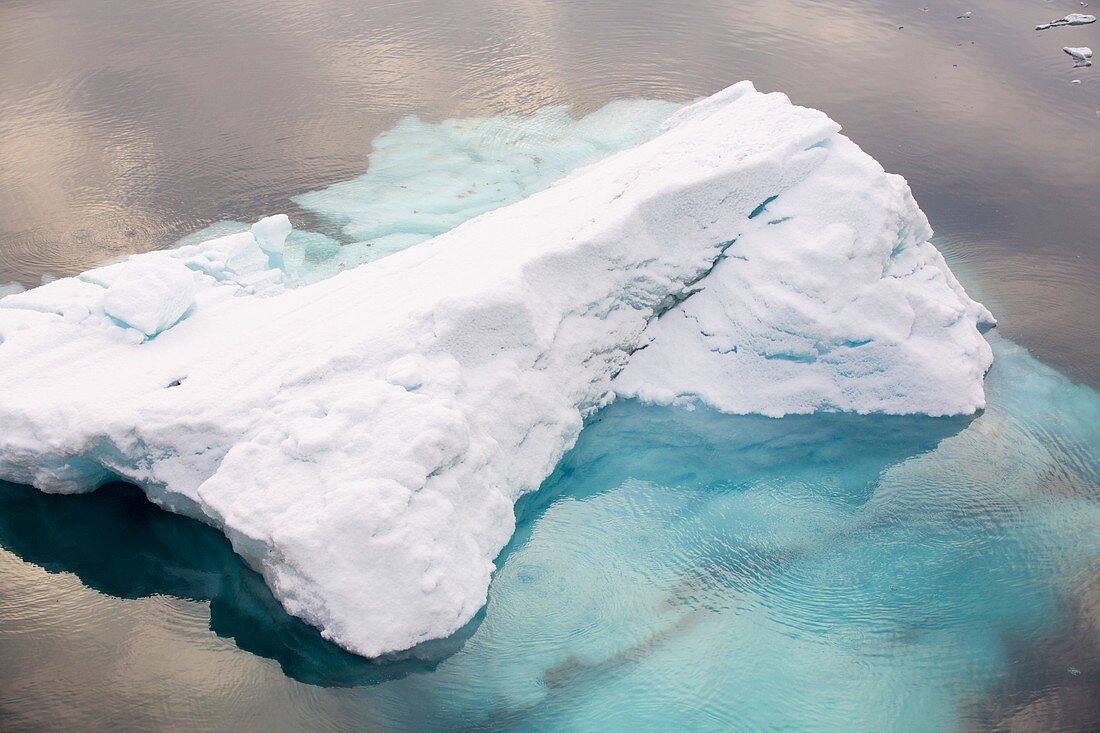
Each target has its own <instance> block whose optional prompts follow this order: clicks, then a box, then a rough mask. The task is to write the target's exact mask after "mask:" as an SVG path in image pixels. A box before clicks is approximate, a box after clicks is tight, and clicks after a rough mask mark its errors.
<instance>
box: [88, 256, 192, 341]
mask: <svg viewBox="0 0 1100 733" xmlns="http://www.w3.org/2000/svg"><path fill="white" fill-rule="evenodd" d="M195 289H196V288H195V276H194V274H192V272H191V270H189V269H188V268H187V267H186V266H185V265H183V264H182V263H180V262H179V261H177V260H174V259H168V258H163V259H153V258H147V259H135V260H131V261H130V262H128V263H126V265H125V267H124V268H123V270H122V271H121V272H120V273H119V275H118V277H117V278H116V279H115V281H114V282H113V283H111V286H110V287H109V288H107V292H106V294H104V296H103V310H104V312H105V313H106V314H107V315H109V316H110V317H112V318H114V319H115V320H117V321H119V322H121V323H123V324H125V325H127V326H130V327H132V328H136V329H137V330H139V331H141V332H142V333H144V334H145V335H146V336H149V337H152V336H155V335H157V334H158V333H160V332H161V331H163V330H165V329H166V328H169V327H170V326H172V325H174V324H175V323H176V321H178V320H179V319H180V318H181V317H182V316H183V314H184V313H186V312H187V309H188V308H190V307H191V304H192V303H193V302H194V300H195Z"/></svg>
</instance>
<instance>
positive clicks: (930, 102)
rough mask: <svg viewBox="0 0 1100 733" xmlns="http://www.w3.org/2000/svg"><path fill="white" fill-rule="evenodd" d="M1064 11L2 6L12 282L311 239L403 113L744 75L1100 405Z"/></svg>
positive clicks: (612, 95) (1093, 225) (583, 99)
mask: <svg viewBox="0 0 1100 733" xmlns="http://www.w3.org/2000/svg"><path fill="white" fill-rule="evenodd" d="M922 8H926V9H927V12H924V11H922ZM1078 9H1079V7H1078V5H1077V3H1076V2H1075V1H1074V0H1055V1H1054V2H1045V3H1037V2H1035V1H1034V0H998V1H997V2H988V1H987V2H984V3H980V4H979V5H978V6H976V7H973V8H972V10H973V17H972V18H970V19H969V20H960V19H958V18H957V16H958V15H959V14H960V12H961V11H960V7H959V5H958V3H956V2H953V1H952V2H948V1H947V0H925V1H924V2H921V3H915V2H902V1H901V0H828V1H825V0H747V1H745V2H738V3H727V2H718V1H717V0H689V1H688V2H686V3H668V2H664V1H663V0H639V1H638V2H624V1H623V0H595V1H593V0H555V1H554V2H532V1H531V0H504V1H501V0H493V1H492V2H487V1H485V0H475V1H473V2H469V1H464V2H457V1H456V0H442V1H440V0H402V1H401V2H366V3H352V4H349V3H344V2H337V0H316V1H315V2H306V3H304V2H299V1H298V0H277V1H276V2H267V1H265V2H259V0H247V1H246V2H243V3H225V2H221V1H220V0H187V1H186V2H171V3H170V2H162V1H159V0H158V1H156V2H147V3H140V4H138V5H135V4H134V3H131V2H125V1H124V0H96V1H95V2H84V1H82V0H58V1H57V2H52V3H49V4H45V5H43V4H40V3H33V2H26V1H24V0H12V1H9V2H6V3H3V4H0V283H4V282H7V281H8V280H13V279H14V280H20V281H23V282H24V283H25V284H28V285H30V284H34V283H36V282H38V279H39V278H40V276H41V275H42V274H44V273H50V274H74V273H76V272H78V271H81V270H84V269H87V268H88V267H89V266H91V265H93V264H96V263H99V262H101V261H102V260H104V259H106V258H110V257H115V256H120V255H124V254H127V253H130V252H134V251H142V250H147V249H151V248H158V247H165V246H168V245H170V244H171V243H172V242H174V241H175V240H177V239H178V238H180V237H181V236H183V235H185V234H188V233H190V232H192V231H194V230H196V229H199V228H201V227H203V226H206V225H208V224H210V223H212V222H215V221H218V220H243V221H252V220H254V219H255V218H256V217H257V216H259V215H260V214H262V213H268V212H273V211H284V210H285V211H288V212H289V213H291V214H292V216H293V217H294V218H295V220H296V222H297V223H299V224H304V225H306V226H309V227H310V228H312V226H310V225H312V224H313V222H312V221H310V220H309V217H308V215H307V214H306V213H305V212H302V211H300V210H297V209H296V208H295V207H294V206H293V205H292V204H291V203H290V199H291V197H293V196H295V195H297V194H301V193H303V192H305V191H309V190H313V189H317V188H322V187H325V186H328V185H331V184H334V183H336V182H339V181H343V180H348V179H351V178H353V177H355V176H358V175H359V174H361V173H362V172H363V171H364V170H365V168H366V164H367V155H368V153H369V151H370V141H371V140H372V139H373V138H374V137H375V136H376V135H377V134H378V133H380V132H382V131H383V130H386V129H389V128H390V127H391V126H392V125H393V124H394V123H395V122H396V121H397V120H398V118H400V117H402V116H403V115H405V114H408V113H416V114H420V115H422V116H424V117H425V118H427V119H435V120H438V119H443V118H453V117H466V116H472V115H497V114H501V113H530V112H533V111H535V110H537V109H540V108H542V107H544V106H546V105H550V104H572V105H575V106H576V108H577V111H578V112H581V113H584V112H588V111H591V110H593V109H595V108H597V107H599V106H602V105H603V104H605V103H607V102H609V101H612V100H617V99H624V98H629V97H644V98H649V99H667V100H678V101H683V100H687V99H690V98H692V97H695V96H698V95H701V94H705V93H710V92H713V91H715V90H717V89H718V88H720V87H723V86H725V85H727V84H729V83H731V82H733V81H737V80H740V79H743V78H749V79H753V80H754V81H755V82H756V83H757V85H758V86H759V88H761V89H763V90H773V89H778V90H783V91H786V92H788V93H789V94H790V95H791V96H792V98H793V99H794V100H795V101H796V102H799V103H803V104H808V105H811V106H815V107H819V108H821V109H824V110H826V111H827V112H828V113H829V114H830V115H832V116H833V117H834V118H836V119H837V120H838V121H840V122H841V123H842V124H843V125H844V126H845V128H846V130H847V131H848V132H849V134H850V135H851V136H852V137H853V138H854V139H855V140H857V141H858V142H859V143H860V145H862V146H863V147H864V148H865V149H866V150H867V151H868V152H869V153H871V154H872V155H873V156H875V157H876V158H877V159H878V160H880V161H881V162H882V163H883V164H884V165H885V167H886V168H887V169H889V170H892V171H896V172H899V173H901V174H903V175H905V176H906V178H908V180H909V181H910V183H911V184H912V185H913V188H914V191H915V192H916V194H917V199H918V200H919V201H920V202H921V204H922V206H923V207H924V208H925V210H926V211H927V212H928V214H929V216H930V217H931V219H932V221H933V223H934V224H935V226H936V227H937V229H938V230H939V231H940V232H941V233H943V234H945V235H950V236H951V237H952V238H953V239H954V240H956V241H957V242H958V244H959V246H958V247H957V248H955V249H956V250H958V253H959V254H960V255H964V256H967V257H969V258H970V259H972V260H974V267H975V270H976V271H977V272H980V273H982V274H983V275H985V274H989V276H990V277H989V279H988V281H987V282H986V285H987V286H988V289H989V291H990V293H989V297H990V300H995V301H996V305H997V306H998V308H997V310H996V312H997V315H998V316H999V317H1000V318H1001V320H1002V327H1003V328H1004V329H1005V330H1006V331H1007V332H1008V333H1009V335H1010V336H1011V337H1013V338H1014V339H1016V340H1018V341H1020V342H1021V343H1023V344H1024V345H1026V346H1029V347H1031V348H1033V349H1035V350H1036V353H1037V355H1038V356H1039V357H1040V358H1041V359H1043V360H1045V361H1048V362H1051V363H1053V364H1054V365H1055V366H1057V367H1059V368H1061V369H1062V370H1063V371H1064V372H1066V373H1068V374H1070V375H1071V376H1074V377H1077V378H1082V379H1085V380H1087V381H1089V382H1090V383H1092V384H1093V385H1094V386H1095V385H1100V366H1098V365H1100V338H1097V336H1098V335H1100V334H1097V331H1096V328H1097V326H1096V322H1097V319H1096V317H1095V314H1096V313H1097V312H1100V289H1097V288H1095V287H1092V283H1095V282H1096V280H1097V279H1098V277H1100V250H1098V248H1097V246H1096V242H1097V233H1098V228H1097V227H1098V225H1097V221H1096V217H1095V216H1093V215H1092V213H1091V212H1092V209H1093V207H1094V204H1095V191H1097V190H1098V189H1100V144H1097V143H1098V140H1097V138H1098V136H1100V118H1098V117H1097V114H1096V113H1097V111H1098V110H1100V96H1098V90H1100V86H1098V82H1097V81H1096V79H1095V78H1094V76H1095V73H1096V71H1097V69H1096V68H1093V69H1073V68H1072V64H1070V63H1067V62H1066V56H1065V54H1064V53H1062V50H1061V49H1062V47H1063V46H1065V45H1078V46H1087V45H1092V46H1094V47H1095V46H1096V45H1097V44H1100V24H1094V25H1092V26H1083V27H1078V28H1063V29H1054V30H1050V31H1045V32H1040V33H1036V32H1035V31H1034V30H1033V28H1034V26H1035V24H1036V23H1038V22H1041V21H1044V20H1049V19H1050V18H1049V17H1047V16H1050V17H1053V16H1055V15H1059V14H1064V13H1066V12H1072V11H1074V10H1078ZM899 26H903V28H900V29H899ZM1074 78H1080V79H1081V81H1082V84H1079V85H1078V84H1074V85H1071V84H1070V83H1069V82H1070V81H1071V80H1072V79H1074ZM953 251H955V250H953ZM1067 273H1068V274H1070V275H1071V276H1070V277H1065V276H1066V274H1067ZM968 284H969V283H968Z"/></svg>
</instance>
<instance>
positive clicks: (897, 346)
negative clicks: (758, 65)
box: [0, 82, 992, 657]
mask: <svg viewBox="0 0 1100 733" xmlns="http://www.w3.org/2000/svg"><path fill="white" fill-rule="evenodd" d="M821 196H829V197H832V198H831V200H828V201H823V200H821V199H820V198H819V197H821ZM930 235H931V232H930V230H929V228H928V225H927V221H926V220H925V218H924V216H923V214H921V212H920V209H919V208H918V207H917V206H916V204H915V202H914V201H913V199H912V196H911V194H910V192H909V190H908V187H907V186H906V185H905V184H904V182H903V181H902V180H901V179H900V178H898V177H896V176H890V175H888V174H886V173H885V172H883V171H882V169H881V167H879V166H878V165H877V164H876V163H875V162H874V161H873V160H872V159H871V158H870V157H869V156H867V155H866V154H865V153H863V152H862V151H860V150H859V148H858V147H857V146H856V145H855V144H854V143H851V142H850V141H849V140H847V138H845V137H844V136H842V135H840V126H839V125H837V124H836V123H835V122H833V121H832V120H830V119H829V118H828V117H827V116H826V115H825V114H823V113H821V112H819V111H816V110H812V109H807V108H803V107H798V106H795V105H792V104H791V103H790V101H789V100H788V99H787V97H786V96H784V95H782V94H763V93H759V92H757V91H756V90H755V89H754V88H753V86H752V85H751V84H749V83H748V82H742V83H740V84H736V85H734V86H732V87H730V88H728V89H726V90H724V91H722V92H719V93H717V94H715V95H713V96H712V97H709V98H707V99H704V100H701V101H698V102H696V103H694V104H692V105H689V106H688V107H686V108H684V109H683V110H681V111H680V112H678V113H676V114H674V115H673V116H672V117H670V118H669V119H668V120H667V121H666V122H665V123H664V126H663V132H662V133H661V134H660V135H659V136H657V137H655V138H653V139H652V140H649V141H648V142H645V143H643V144H640V145H638V146H636V147H633V148H630V149H628V150H624V151H622V152H619V153H616V154H614V155H611V156H610V157H608V158H606V159H604V160H603V161H602V162H599V163H596V164H594V165H591V166H589V167H587V168H582V169H580V170H577V171H575V172H573V173H572V174H570V175H568V176H566V177H565V178H563V179H561V180H559V181H558V182H557V183H555V184H554V185H551V186H550V187H549V188H546V189H545V190H541V191H540V192H538V193H534V194H533V195H531V196H529V197H528V198H525V199H523V200H521V201H519V202H517V203H513V204H511V205H508V206H505V207H503V208H499V209H496V210H494V211H491V212H489V213H486V214H483V215H480V216H476V217H475V218H473V219H471V220H469V221H466V222H465V223H463V224H460V225H458V226H457V227H456V228H454V229H452V230H450V231H448V232H446V233H444V234H442V235H440V236H437V237H435V238H433V239H431V240H429V241H426V242H423V243H420V244H417V245H416V246H413V247H411V248H408V249H404V250H403V251H397V252H394V253H393V254H390V255H389V256H387V257H384V258H382V259H378V260H376V261H374V262H371V263H369V264H366V265H362V266H359V267H356V268H354V269H349V270H346V271H344V272H342V273H340V274H337V275H335V276H333V277H330V278H327V279H324V280H321V281H319V282H314V283H312V284H308V285H304V286H301V287H290V284H288V283H287V282H285V277H284V275H285V273H284V267H285V256H286V254H287V252H288V245H287V243H288V241H290V238H291V237H292V236H293V234H292V232H291V227H290V223H289V221H288V220H287V219H286V217H284V216H276V217H268V218H266V219H264V220H261V221H260V222H257V223H256V224H255V225H253V226H252V227H251V228H249V229H248V230H246V231H236V232H235V233H230V234H227V235H225V236H222V237H218V238H215V239H212V240H208V241H205V242H200V243H194V244H188V245H186V246H183V247H181V248H179V249H176V250H171V251H165V252H154V253H148V254H144V255H139V256H136V257H133V258H131V259H130V260H129V261H127V262H124V263H119V264H116V265H110V266H107V267H103V268H98V269H95V270H91V271H89V272H87V273H84V274H83V275H81V276H79V277H77V278H65V279H61V280H57V281H55V282H51V283H49V284H48V285H45V286H43V287H40V288H36V289H34V290H31V291H28V292H25V293H19V294H15V295H10V296H8V297H5V298H3V300H0V384H2V385H4V389H3V391H2V392H0V424H3V426H4V430H3V432H2V434H0V478H3V479H5V480H10V481H16V482H20V483H29V484H33V485H34V486H36V487H37V488H39V489H41V490H43V491H47V492H56V493H75V492H84V491H91V490H93V489H95V488H96V487H97V486H98V485H100V484H102V483H103V482H105V481H107V480H110V479H114V478H121V479H124V480H127V481H130V482H133V483H135V484H136V485H138V486H139V487H141V488H142V489H143V490H144V491H145V493H146V494H147V495H148V497H149V498H150V500H152V501H153V502H154V503H156V504H158V505H160V506H161V507H163V508H165V509H168V510H170V511H174V512H179V513H182V514H186V515H188V516H191V517H195V518H197V519H200V520H202V521H205V522H207V523H209V524H211V525H213V526H215V527H217V528H219V529H220V530H221V531H223V532H224V533H225V534H226V536H227V537H228V538H229V539H230V541H231V542H232V544H233V548H234V550H235V551H236V552H237V553H238V554H240V555H241V556H242V557H243V558H244V559H245V560H246V561H247V562H248V563H249V564H250V565H251V566H252V567H254V568H256V569H257V570H258V571H259V572H260V573H261V574H262V575H263V577H264V579H265V581H266V582H267V584H268V585H269V586H270V587H271V589H272V592H273V594H274V595H275V597H276V598H277V599H278V600H279V601H280V602H281V603H282V604H283V606H284V607H285V608H286V609H287V611H288V612H290V613H291V614H294V615H296V616H299V617H301V618H302V619H304V620H305V621H307V622H309V623H311V624H313V625H315V626H317V627H318V628H320V629H321V632H322V634H323V635H324V636H325V637H326V638H328V639H330V640H332V641H334V642H336V643H337V644H339V645H341V646H343V647H344V648H346V649H349V650H351V651H353V652H356V653H358V654H361V655H364V656H368V657H375V656H380V655H383V654H386V653H390V652H395V651H399V650H403V649H408V648H411V647H413V646H415V645H417V644H419V643H421V642H424V641H427V640H430V639H434V638H439V637H444V636H447V635H449V634H451V633H453V632H454V631H456V630H457V629H459V628H461V627H462V626H463V625H464V624H466V623H467V622H468V621H470V619H471V618H473V616H474V614H475V613H476V612H477V611H478V610H479V609H480V608H481V607H482V606H483V605H484V603H485V601H486V594H487V590H488V587H489V581H490V578H491V575H492V573H493V571H494V559H495V558H496V556H497V554H498V553H499V552H500V550H501V548H502V547H504V546H505V544H506V543H507V542H508V540H509V538H510V537H511V535H512V533H513V530H514V527H515V517H514V509H513V507H514V503H515V501H516V500H517V499H518V498H519V497H520V496H521V495H523V494H525V493H527V492H530V491H533V490H535V489H536V488H538V487H539V485H540V484H541V483H542V481H543V480H544V479H545V478H546V477H547V476H548V475H549V474H550V472H551V471H552V470H553V469H554V467H555V466H556V465H557V463H558V461H559V460H560V459H561V457H562V456H563V454H564V453H565V451H566V450H568V449H569V448H570V447H571V446H572V445H573V444H574V443H575V441H576V440H577V437H578V435H579V433H580V431H581V428H582V426H583V425H584V421H585V419H586V418H587V417H589V416H591V415H592V414H593V413H595V412H596V411H597V410H598V409H600V408H601V407H603V406H605V405H606V404H608V403H609V402H611V401H612V400H613V399H614V398H615V395H616V393H622V394H637V395H639V396H641V397H643V398H646V399H652V400H656V401H669V400H675V399H680V398H685V399H687V398H690V399H699V400H701V401H703V402H705V403H707V404H710V405H712V406H714V407H715V408H717V409H719V410H726V411H733V412H741V411H749V412H762V413H764V414H782V413H786V412H804V411H812V410H850V411H856V412H871V411H883V412H897V413H928V414H936V415H947V414H969V413H972V412H974V411H975V410H979V409H981V408H982V407H983V406H984V391H983V376H984V373H985V371H986V369H987V368H988V367H989V365H990V363H991V359H992V355H991V351H990V349H989V346H988V344H987V343H986V341H985V339H984V338H983V336H982V334H981V331H980V330H979V325H981V324H982V323H983V322H991V321H992V318H991V316H990V315H989V313H988V311H986V310H985V309H984V308H983V307H981V306H980V305H979V304H977V303H975V302H974V301H972V300H971V299H970V298H969V297H968V296H967V295H966V294H965V292H963V290H962V288H961V287H960V286H959V284H958V282H957V281H956V280H955V278H954V277H953V276H952V275H951V273H950V271H949V270H948V268H947V266H946V264H945V263H944V261H943V259H942V257H940V255H939V253H938V252H937V251H936V250H935V248H934V247H933V246H932V245H931V244H930V243H929V242H928V241H927V240H928V237H929V236H930ZM394 249H397V247H394ZM681 349H682V350H683V351H682V352H681V357H680V362H681V363H680V364H674V363H672V362H674V361H675V360H674V359H672V358H671V356H670V354H671V353H673V352H674V351H677V350H681ZM731 354H733V355H734V356H732V357H731ZM689 362H690V363H689Z"/></svg>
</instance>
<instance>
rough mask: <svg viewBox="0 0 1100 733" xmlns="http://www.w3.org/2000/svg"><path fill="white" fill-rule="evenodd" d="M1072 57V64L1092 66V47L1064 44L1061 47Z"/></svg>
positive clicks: (1075, 65)
mask: <svg viewBox="0 0 1100 733" xmlns="http://www.w3.org/2000/svg"><path fill="white" fill-rule="evenodd" d="M1062 50H1063V51H1065V52H1066V53H1068V54H1069V55H1070V57H1072V58H1073V66H1074V67H1075V68H1076V67H1079V66H1092V61H1091V59H1092V49H1091V48H1089V47H1088V46H1078V47H1073V46H1066V47H1065V48H1063V49H1062Z"/></svg>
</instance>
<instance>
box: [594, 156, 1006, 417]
mask: <svg viewBox="0 0 1100 733" xmlns="http://www.w3.org/2000/svg"><path fill="white" fill-rule="evenodd" d="M777 190H778V189H777ZM931 236H932V230H931V229H930V228H929V226H928V220H927V219H926V218H925V216H924V214H923V213H922V212H921V210H920V208H919V207H918V206H917V204H916V201H914V200H913V197H912V195H911V193H910V192H909V187H908V186H907V185H906V183H905V181H904V180H903V179H902V178H901V177H899V176H895V175H890V174H888V173H886V172H885V171H883V170H882V167H881V166H879V165H878V163H876V162H875V161H874V160H873V159H872V158H871V157H870V156H868V155H867V154H865V153H863V152H862V151H861V150H860V149H859V148H858V147H857V146H856V145H855V143H853V142H852V141H850V140H848V139H847V138H845V137H843V136H840V135H838V136H835V137H834V138H833V139H831V140H830V141H829V143H828V155H827V156H826V157H825V158H824V160H823V161H822V162H821V163H820V165H818V166H817V168H816V170H815V171H814V172H813V175H809V176H806V177H804V178H802V179H801V180H799V181H797V182H793V184H792V185H789V186H787V187H785V188H784V189H782V192H781V193H778V194H776V195H775V197H774V198H772V199H770V200H769V201H768V203H767V205H766V206H763V207H762V208H761V209H760V210H759V211H758V212H755V216H751V218H750V219H749V220H748V221H745V222H744V223H743V225H742V227H741V229H740V230H739V232H738V235H737V239H736V241H735V242H734V244H733V246H731V247H730V248H729V249H728V250H727V251H726V253H725V257H724V259H723V260H722V261H721V262H719V263H718V265H717V266H716V267H715V268H714V272H712V273H711V275H710V276H709V277H707V279H706V280H705V281H703V282H702V283H700V292H698V293H697V294H695V295H693V296H692V297H690V298H688V299H687V300H685V301H684V302H683V303H681V304H679V305H678V306H677V307H676V308H674V309H672V310H671V311H669V312H668V313H666V314H664V315H663V316H662V317H661V318H660V319H659V320H656V321H654V322H653V323H651V324H650V326H649V329H648V335H649V337H650V338H651V339H653V343H652V344H651V345H650V346H648V348H646V349H644V350H642V351H639V352H638V353H637V354H635V355H634V357H633V358H632V359H631V361H630V364H629V365H627V367H626V369H625V370H624V371H623V372H622V373H621V374H620V375H619V376H618V378H617V380H616V382H615V384H616V387H617V389H618V391H619V392H620V393H621V394H623V395H626V396H630V397H639V398H641V399H643V400H648V401H654V402H665V403H667V402H677V401H684V400H685V398H694V399H699V400H701V401H703V402H705V403H707V404H709V405H711V406H712V407H715V408H717V409H719V410H722V411H723V412H728V413H739V414H747V413H760V414H764V415H772V416H775V417H778V416H781V415H785V414H789V413H809V412H816V411H819V410H834V411H835V410H840V411H846V412H884V413H926V414H929V415H952V414H969V413H972V412H975V411H976V410H979V409H982V408H983V407H985V391H984V389H983V384H982V377H983V376H984V374H985V372H986V370H987V369H988V368H989V366H990V364H991V363H992V361H993V355H992V352H991V351H990V348H989V345H988V344H987V343H986V342H985V339H983V338H981V337H980V336H979V335H978V333H977V331H976V329H975V326H976V324H978V323H992V322H993V316H992V315H990V313H989V311H987V310H986V309H985V308H984V307H983V306H981V305H980V304H978V303H975V302H974V301H973V300H971V299H970V298H969V297H967V295H966V293H965V292H964V291H963V289H962V286H961V285H959V282H958V280H956V279H955V277H954V275H953V274H952V273H951V271H950V270H949V269H948V267H947V264H946V263H945V262H944V260H943V257H942V256H941V255H940V253H939V252H938V251H936V248H935V247H933V246H932V244H930V243H929V241H928V240H929V238H930V237H931Z"/></svg>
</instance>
